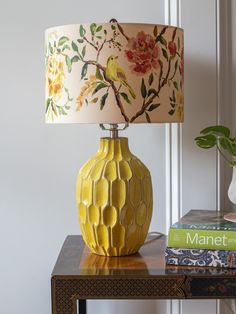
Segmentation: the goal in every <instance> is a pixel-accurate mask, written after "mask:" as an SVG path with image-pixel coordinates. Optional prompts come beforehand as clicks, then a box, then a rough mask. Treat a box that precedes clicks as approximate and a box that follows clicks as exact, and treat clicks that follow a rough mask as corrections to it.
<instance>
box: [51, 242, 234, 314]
mask: <svg viewBox="0 0 236 314" xmlns="http://www.w3.org/2000/svg"><path fill="white" fill-rule="evenodd" d="M165 247H166V237H165V236H162V237H161V238H159V239H157V240H154V241H151V242H150V243H148V244H146V245H144V246H142V248H141V249H140V251H139V253H137V254H134V255H130V256H124V257H104V256H99V255H95V254H93V253H91V252H90V251H89V249H88V248H87V247H86V246H85V245H84V242H83V240H82V237H81V236H68V237H67V238H66V240H65V242H64V244H63V247H62V250H61V252H60V254H59V257H58V260H57V262H56V265H55V267H54V270H53V272H52V303H53V313H55V314H59V313H60V314H62V313H66V314H70V313H76V312H75V311H76V310H75V306H76V305H75V303H76V300H86V299H195V298H199V299H218V298H234V297H235V296H236V269H226V268H225V269H224V268H215V267H180V266H166V265H165V257H164V250H165ZM73 311H74V312H73Z"/></svg>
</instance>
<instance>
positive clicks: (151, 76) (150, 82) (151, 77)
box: [148, 73, 153, 86]
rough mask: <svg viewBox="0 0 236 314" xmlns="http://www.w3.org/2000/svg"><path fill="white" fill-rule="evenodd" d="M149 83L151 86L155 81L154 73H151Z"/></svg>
mask: <svg viewBox="0 0 236 314" xmlns="http://www.w3.org/2000/svg"><path fill="white" fill-rule="evenodd" d="M148 83H149V86H151V85H152V83H153V74H152V73H151V74H150V75H149V78H148Z"/></svg>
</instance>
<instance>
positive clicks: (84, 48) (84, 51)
mask: <svg viewBox="0 0 236 314" xmlns="http://www.w3.org/2000/svg"><path fill="white" fill-rule="evenodd" d="M85 53H86V46H84V47H83V49H82V57H83V58H84V56H85Z"/></svg>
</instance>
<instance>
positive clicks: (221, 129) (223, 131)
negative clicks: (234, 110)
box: [201, 125, 230, 137]
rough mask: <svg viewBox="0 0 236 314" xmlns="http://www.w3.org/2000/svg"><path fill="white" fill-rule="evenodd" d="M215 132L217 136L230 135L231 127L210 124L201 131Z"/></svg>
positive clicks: (205, 132)
mask: <svg viewBox="0 0 236 314" xmlns="http://www.w3.org/2000/svg"><path fill="white" fill-rule="evenodd" d="M209 133H211V134H215V135H216V136H226V137H229V136H230V129H229V128H227V127H225V126H223V125H213V126H209V127H207V128H205V129H203V130H202V131H201V134H209Z"/></svg>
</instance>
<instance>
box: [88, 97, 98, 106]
mask: <svg viewBox="0 0 236 314" xmlns="http://www.w3.org/2000/svg"><path fill="white" fill-rule="evenodd" d="M97 101H98V97H96V98H93V99H92V100H91V101H90V102H91V103H92V104H95V103H96V102H97Z"/></svg>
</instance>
